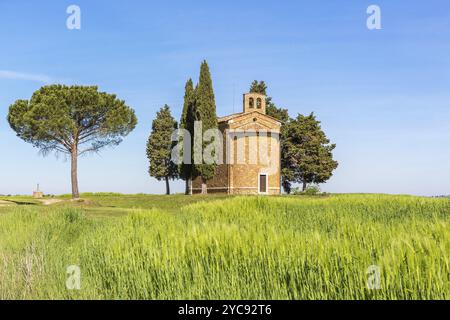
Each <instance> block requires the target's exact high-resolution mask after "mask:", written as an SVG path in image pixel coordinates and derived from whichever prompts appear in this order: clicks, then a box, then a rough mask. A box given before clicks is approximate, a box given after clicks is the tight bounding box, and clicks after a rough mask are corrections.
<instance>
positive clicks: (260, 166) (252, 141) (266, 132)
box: [191, 93, 281, 195]
mask: <svg viewBox="0 0 450 320" xmlns="http://www.w3.org/2000/svg"><path fill="white" fill-rule="evenodd" d="M218 122H219V129H220V131H221V133H222V135H223V155H222V158H223V163H222V164H219V165H218V166H217V169H216V175H215V176H214V178H213V179H211V180H208V181H207V182H206V188H207V193H222V194H249V195H250V194H251V195H257V194H263V195H278V194H280V193H281V163H280V138H279V135H280V128H281V122H280V121H278V120H277V119H275V118H273V117H270V116H268V115H267V114H266V97H265V96H264V95H262V94H258V93H247V94H244V103H243V112H241V113H237V114H232V115H229V116H226V117H221V118H219V119H218ZM204 187H205V185H204V184H202V179H201V177H197V178H195V179H193V181H192V183H191V193H193V194H198V193H202V188H204Z"/></svg>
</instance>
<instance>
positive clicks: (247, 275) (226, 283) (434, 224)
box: [0, 195, 450, 300]
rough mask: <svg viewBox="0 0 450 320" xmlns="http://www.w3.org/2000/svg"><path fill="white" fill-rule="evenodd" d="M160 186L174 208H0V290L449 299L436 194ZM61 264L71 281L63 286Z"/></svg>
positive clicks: (73, 295) (7, 293)
mask: <svg viewBox="0 0 450 320" xmlns="http://www.w3.org/2000/svg"><path fill="white" fill-rule="evenodd" d="M135 197H136V196H133V197H130V198H127V197H124V198H123V199H122V198H118V197H110V198H111V199H112V200H114V201H115V200H117V201H118V200H121V201H123V205H126V202H127V201H130V200H129V199H135ZM155 197H156V196H151V197H149V199H152V201H153V199H155ZM141 198H142V199H145V196H141ZM160 198H161V203H162V202H165V203H166V204H172V206H173V209H174V210H175V214H168V213H167V212H166V211H162V210H160V209H153V210H142V209H139V210H131V209H130V210H129V214H128V215H126V216H119V217H117V218H105V219H101V220H98V219H92V218H89V217H88V216H87V214H86V213H85V212H86V210H85V209H82V208H78V209H74V208H71V207H67V208H53V207H52V208H49V207H38V206H34V207H33V206H28V207H23V206H17V207H10V208H0V209H2V211H1V212H2V214H1V215H0V247H1V248H2V253H1V254H2V259H0V279H1V280H2V281H0V299H163V300H165V299H231V300H234V299H250V300H254V299H256V300H259V299H339V300H340V299H431V300H434V299H444V300H445V299H450V287H449V286H448V283H449V281H450V278H449V277H450V276H449V275H450V267H449V266H450V261H449V255H448V248H449V244H450V231H449V230H450V228H449V223H450V214H449V212H450V200H448V199H427V198H419V197H408V196H384V195H339V196H332V197H328V198H302V199H299V198H296V197H277V198H274V197H271V198H267V197H238V198H232V199H227V200H218V201H215V202H209V203H204V202H198V203H196V204H190V205H187V206H183V207H181V206H180V203H178V202H177V201H176V200H175V199H176V198H178V199H180V201H185V199H196V198H197V197H184V196H171V200H170V201H167V200H166V199H167V197H164V196H161V197H160ZM105 199H106V197H105ZM93 200H94V199H93ZM133 201H134V200H133ZM133 203H134V202H129V204H128V207H132V206H133V205H134V204H133ZM148 203H149V204H150V203H151V202H150V201H149V202H148ZM109 209H110V210H112V209H114V208H109ZM70 265H78V266H80V268H81V272H82V278H81V290H80V291H78V290H67V289H66V287H65V283H66V280H67V274H66V270H67V266H70ZM371 265H377V266H379V267H380V270H381V289H380V290H369V289H368V287H367V281H368V274H367V269H368V267H369V266H371ZM192 279H195V281H192Z"/></svg>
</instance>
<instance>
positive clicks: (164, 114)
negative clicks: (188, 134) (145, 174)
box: [147, 105, 178, 194]
mask: <svg viewBox="0 0 450 320" xmlns="http://www.w3.org/2000/svg"><path fill="white" fill-rule="evenodd" d="M176 129H177V122H176V121H175V119H174V118H173V117H172V115H171V113H170V108H169V106H168V105H165V106H164V107H162V108H161V109H160V110H159V111H158V113H157V115H156V119H155V120H153V123H152V132H151V134H150V137H149V138H148V142H147V157H148V159H149V161H150V167H149V174H150V176H152V177H154V178H156V179H157V180H158V181H161V180H165V182H166V194H170V185H169V180H170V179H172V180H173V179H176V178H177V177H178V168H177V166H176V165H175V164H174V163H173V161H172V159H171V156H172V148H173V146H174V143H173V142H172V133H173V131H174V130H176Z"/></svg>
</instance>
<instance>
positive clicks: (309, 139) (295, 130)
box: [285, 113, 338, 190]
mask: <svg viewBox="0 0 450 320" xmlns="http://www.w3.org/2000/svg"><path fill="white" fill-rule="evenodd" d="M287 131H288V134H287V139H286V141H285V147H286V149H285V152H286V154H285V157H286V158H287V159H288V162H289V163H290V164H291V167H290V168H289V169H290V170H291V171H292V177H290V179H292V181H294V182H298V183H302V184H303V190H305V189H306V186H307V185H308V184H310V183H314V184H319V183H323V182H326V181H327V180H328V179H330V177H331V176H332V175H333V171H334V170H335V169H336V168H337V166H338V163H337V161H335V160H333V153H332V151H333V150H334V148H335V147H336V145H335V144H330V140H329V139H328V138H327V137H326V136H325V133H324V132H323V131H322V129H321V127H320V122H319V121H317V120H316V117H315V116H314V114H313V113H311V114H310V115H309V116H303V115H301V114H299V115H298V116H297V118H296V119H293V120H292V121H291V122H290V123H289V125H288V126H287Z"/></svg>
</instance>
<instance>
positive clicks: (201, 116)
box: [193, 60, 218, 193]
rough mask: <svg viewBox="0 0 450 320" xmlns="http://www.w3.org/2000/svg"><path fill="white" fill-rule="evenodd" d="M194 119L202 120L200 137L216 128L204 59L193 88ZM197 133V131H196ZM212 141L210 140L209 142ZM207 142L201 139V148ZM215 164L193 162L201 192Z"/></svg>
mask: <svg viewBox="0 0 450 320" xmlns="http://www.w3.org/2000/svg"><path fill="white" fill-rule="evenodd" d="M194 115H195V121H201V122H202V133H201V134H202V137H203V134H204V133H205V132H206V131H207V130H209V129H217V130H218V122H217V113H216V102H215V98H214V89H213V84H212V80H211V74H210V71H209V66H208V63H207V62H206V60H204V61H203V62H202V65H201V67H200V79H199V82H198V85H197V88H196V89H195V107H194ZM197 134H199V133H197ZM211 143H212V142H211ZM207 145H208V144H207V143H205V142H203V139H202V150H205V148H206V147H207ZM216 167H217V164H207V163H205V160H204V159H203V160H202V163H201V164H194V166H193V175H194V176H195V177H201V178H202V193H206V192H207V189H206V181H207V180H209V179H212V178H213V177H214V175H215V172H216Z"/></svg>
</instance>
